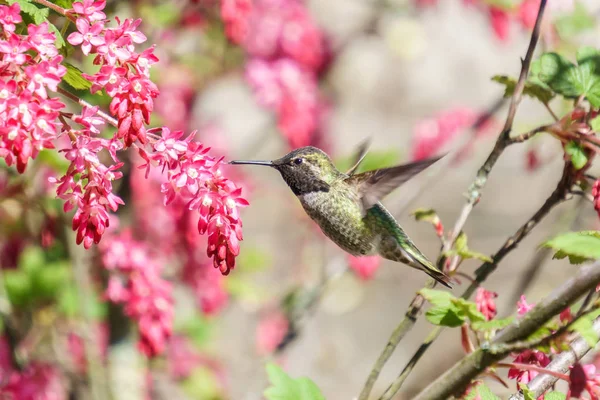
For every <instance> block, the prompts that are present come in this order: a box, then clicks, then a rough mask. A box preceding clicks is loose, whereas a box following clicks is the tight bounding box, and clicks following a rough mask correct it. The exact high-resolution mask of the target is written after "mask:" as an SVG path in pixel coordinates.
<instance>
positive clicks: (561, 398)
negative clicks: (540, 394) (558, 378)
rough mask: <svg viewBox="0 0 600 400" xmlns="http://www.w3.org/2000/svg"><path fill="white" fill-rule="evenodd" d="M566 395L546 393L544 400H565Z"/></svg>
mask: <svg viewBox="0 0 600 400" xmlns="http://www.w3.org/2000/svg"><path fill="white" fill-rule="evenodd" d="M566 398H567V395H566V394H564V393H561V392H550V393H546V395H545V396H544V400H566Z"/></svg>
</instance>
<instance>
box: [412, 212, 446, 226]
mask: <svg viewBox="0 0 600 400" xmlns="http://www.w3.org/2000/svg"><path fill="white" fill-rule="evenodd" d="M410 215H413V216H414V217H415V219H416V220H417V221H425V222H431V223H432V224H436V223H438V222H439V221H440V218H439V217H438V215H437V213H436V212H435V210H434V209H432V208H417V209H416V210H415V211H413V212H412V213H411V214H410Z"/></svg>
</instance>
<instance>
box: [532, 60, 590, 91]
mask: <svg viewBox="0 0 600 400" xmlns="http://www.w3.org/2000/svg"><path fill="white" fill-rule="evenodd" d="M534 64H535V67H534V66H533V65H532V74H537V77H538V78H539V79H540V80H541V81H542V82H544V83H546V84H547V85H548V86H550V88H552V90H554V91H555V92H557V93H560V94H562V95H564V96H568V97H577V96H579V95H580V94H581V93H579V92H578V91H577V90H576V89H575V87H574V86H573V82H572V81H571V79H570V76H571V75H570V74H571V71H572V70H574V69H575V68H577V67H576V66H575V64H573V63H572V62H570V61H568V60H566V59H565V58H564V57H563V56H561V55H560V54H558V53H544V54H542V56H541V57H540V58H539V60H537V61H536V62H535V63H534Z"/></svg>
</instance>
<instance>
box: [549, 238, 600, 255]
mask: <svg viewBox="0 0 600 400" xmlns="http://www.w3.org/2000/svg"><path fill="white" fill-rule="evenodd" d="M542 246H544V247H550V248H552V249H554V250H557V251H558V252H560V255H561V256H563V257H564V255H568V256H575V257H578V258H579V259H581V258H585V259H589V260H597V259H600V232H598V231H582V232H567V233H564V234H562V235H559V236H556V237H555V238H553V239H550V240H548V241H547V242H545V243H543V244H542ZM555 256H556V255H555Z"/></svg>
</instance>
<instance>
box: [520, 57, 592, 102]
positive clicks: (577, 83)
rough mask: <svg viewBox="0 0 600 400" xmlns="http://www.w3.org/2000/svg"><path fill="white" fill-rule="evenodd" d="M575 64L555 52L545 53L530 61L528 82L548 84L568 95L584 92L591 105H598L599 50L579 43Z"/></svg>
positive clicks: (571, 96) (554, 89) (570, 96)
mask: <svg viewBox="0 0 600 400" xmlns="http://www.w3.org/2000/svg"><path fill="white" fill-rule="evenodd" d="M577 64H578V65H575V64H574V63H572V62H570V61H569V60H567V59H565V58H564V57H563V56H561V55H560V54H558V53H544V54H542V56H541V57H540V58H539V59H538V60H536V61H534V62H532V63H531V78H530V82H533V83H537V84H540V85H542V86H543V85H547V86H546V87H549V88H550V89H552V90H553V91H554V92H556V93H558V94H561V95H563V96H564V97H567V98H575V97H579V96H582V95H583V96H585V97H586V98H587V99H588V101H589V102H590V103H591V104H592V105H593V106H594V107H600V76H599V75H598V73H600V52H598V50H596V49H594V48H592V47H582V48H580V49H579V51H578V52H577Z"/></svg>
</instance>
